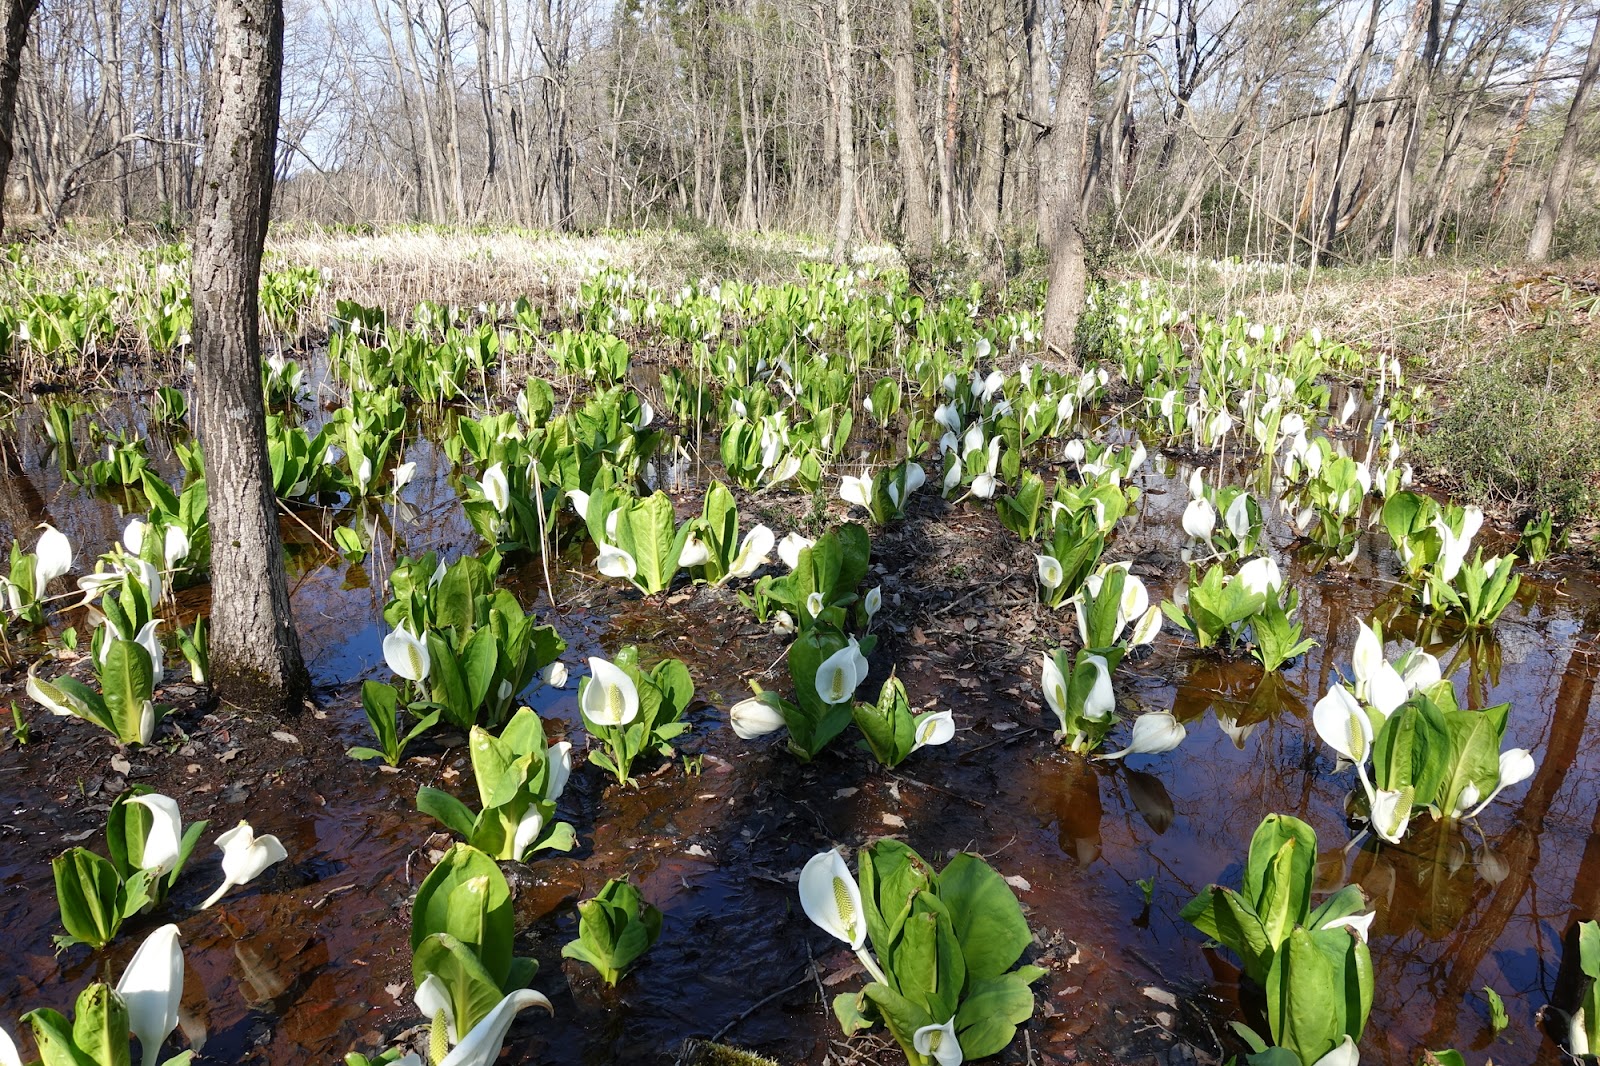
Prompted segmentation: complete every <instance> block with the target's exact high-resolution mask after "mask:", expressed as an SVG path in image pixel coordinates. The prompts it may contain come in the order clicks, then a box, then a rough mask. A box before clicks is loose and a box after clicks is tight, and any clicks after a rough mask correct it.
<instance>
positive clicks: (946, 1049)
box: [911, 1016, 965, 1066]
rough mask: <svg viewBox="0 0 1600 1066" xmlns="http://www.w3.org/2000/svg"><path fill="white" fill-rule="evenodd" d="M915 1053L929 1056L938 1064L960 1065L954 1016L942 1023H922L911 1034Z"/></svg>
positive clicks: (959, 1047) (942, 1065)
mask: <svg viewBox="0 0 1600 1066" xmlns="http://www.w3.org/2000/svg"><path fill="white" fill-rule="evenodd" d="M911 1046H912V1047H913V1048H915V1049H916V1052H917V1054H919V1055H927V1056H930V1057H931V1058H932V1059H933V1061H934V1062H937V1063H938V1064H939V1066H961V1064H962V1062H964V1061H965V1059H963V1058H962V1055H961V1041H960V1040H958V1039H956V1020H955V1018H954V1016H952V1017H951V1018H950V1020H949V1021H947V1022H945V1023H944V1024H943V1025H924V1026H923V1027H922V1028H921V1029H918V1030H917V1031H916V1032H915V1033H913V1034H912V1035H911Z"/></svg>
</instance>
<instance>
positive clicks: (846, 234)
mask: <svg viewBox="0 0 1600 1066" xmlns="http://www.w3.org/2000/svg"><path fill="white" fill-rule="evenodd" d="M835 16H836V17H835V24H834V34H835V43H836V44H837V46H838V49H839V55H838V58H837V61H836V63H835V77H836V78H837V79H838V89H837V91H836V93H835V100H834V103H835V106H836V107H837V108H838V111H839V114H838V117H837V120H836V122H835V126H836V127H837V129H838V134H839V212H838V214H837V215H835V216H834V223H833V258H834V261H835V262H840V263H842V262H846V261H848V260H849V258H850V235H851V232H852V229H853V225H854V222H855V216H856V122H855V109H856V108H855V88H854V86H853V84H852V81H853V79H854V73H853V71H852V67H853V65H854V52H855V40H854V37H853V35H852V34H851V32H850V0H837V2H836V5H835Z"/></svg>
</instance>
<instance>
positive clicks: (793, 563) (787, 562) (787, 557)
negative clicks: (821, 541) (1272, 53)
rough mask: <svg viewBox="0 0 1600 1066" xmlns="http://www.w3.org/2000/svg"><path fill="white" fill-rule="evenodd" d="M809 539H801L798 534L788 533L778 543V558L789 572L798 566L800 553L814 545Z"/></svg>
mask: <svg viewBox="0 0 1600 1066" xmlns="http://www.w3.org/2000/svg"><path fill="white" fill-rule="evenodd" d="M815 543H816V541H814V540H812V539H811V538H810V537H803V536H801V535H800V534H799V533H790V534H789V535H788V536H786V537H784V538H783V539H782V540H780V541H778V558H779V559H781V560H783V565H784V566H787V567H788V568H789V569H790V570H793V569H794V568H795V567H797V566H799V565H800V553H801V552H803V551H805V550H806V549H807V548H809V547H811V546H812V545H813V544H815Z"/></svg>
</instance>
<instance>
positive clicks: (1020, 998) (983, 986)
mask: <svg viewBox="0 0 1600 1066" xmlns="http://www.w3.org/2000/svg"><path fill="white" fill-rule="evenodd" d="M1044 974H1045V971H1044V970H1041V969H1040V968H1039V967H1037V966H1024V967H1022V968H1021V969H1019V970H1013V971H1011V972H1010V973H1006V974H1001V975H1000V976H998V977H990V978H985V979H981V980H976V981H973V982H972V983H971V984H970V985H969V986H968V988H967V994H966V997H965V998H964V999H963V1000H962V1001H961V1009H960V1010H958V1011H956V1034H957V1035H958V1036H959V1037H960V1038H961V1051H962V1054H963V1055H964V1056H965V1057H966V1058H968V1059H981V1058H985V1057H987V1056H989V1055H998V1054H999V1053H1000V1052H1001V1051H1003V1050H1005V1048H1006V1046H1007V1045H1008V1044H1010V1043H1011V1040H1012V1038H1013V1037H1015V1036H1016V1035H1017V1026H1019V1025H1021V1024H1022V1023H1023V1022H1025V1021H1027V1020H1028V1019H1029V1018H1031V1017H1032V1016H1033V990H1032V989H1031V988H1029V987H1028V986H1029V985H1030V984H1032V983H1033V982H1034V981H1037V980H1038V979H1039V978H1041V977H1043V976H1044Z"/></svg>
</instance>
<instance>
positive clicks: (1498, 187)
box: [1489, 3, 1572, 221]
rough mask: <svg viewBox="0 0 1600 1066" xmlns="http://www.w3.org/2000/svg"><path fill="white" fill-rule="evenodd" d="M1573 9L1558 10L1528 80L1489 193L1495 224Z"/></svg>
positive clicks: (1490, 217) (1562, 8)
mask: <svg viewBox="0 0 1600 1066" xmlns="http://www.w3.org/2000/svg"><path fill="white" fill-rule="evenodd" d="M1571 10H1572V9H1571V8H1570V7H1568V6H1567V5H1566V4H1564V3H1563V4H1562V5H1561V6H1560V7H1559V8H1557V9H1556V20H1555V21H1554V22H1552V23H1551V24H1550V35H1549V36H1548V37H1547V38H1545V42H1544V51H1543V52H1540V53H1539V62H1537V63H1535V64H1534V65H1533V72H1532V73H1531V74H1530V75H1529V76H1528V92H1527V95H1526V96H1524V97H1523V98H1522V111H1521V113H1520V114H1518V115H1517V121H1516V122H1515V123H1514V124H1513V125H1512V127H1511V138H1510V139H1509V140H1508V141H1507V142H1506V154H1505V155H1504V156H1502V157H1501V159H1500V172H1499V173H1498V174H1496V175H1495V178H1494V190H1493V191H1492V192H1490V193H1489V219H1490V221H1493V220H1494V216H1495V214H1496V213H1497V212H1498V211H1499V210H1500V198H1501V197H1502V196H1504V195H1505V194H1506V179H1507V178H1509V177H1510V176H1511V165H1512V164H1513V163H1515V162H1516V161H1517V146H1518V145H1519V144H1521V143H1522V135H1523V134H1524V133H1526V132H1527V131H1528V118H1529V116H1531V115H1532V114H1533V102H1534V100H1536V99H1538V96H1539V86H1540V85H1541V84H1542V83H1543V82H1544V68H1545V67H1546V66H1548V65H1549V63H1550V53H1551V52H1553V51H1555V49H1556V42H1557V41H1559V40H1560V39H1561V31H1562V30H1563V29H1565V28H1566V25H1567V16H1568V15H1569V14H1571Z"/></svg>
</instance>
